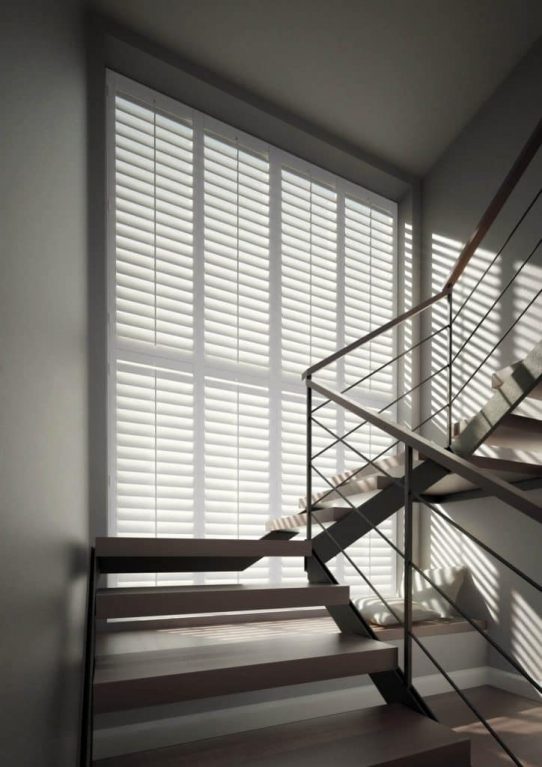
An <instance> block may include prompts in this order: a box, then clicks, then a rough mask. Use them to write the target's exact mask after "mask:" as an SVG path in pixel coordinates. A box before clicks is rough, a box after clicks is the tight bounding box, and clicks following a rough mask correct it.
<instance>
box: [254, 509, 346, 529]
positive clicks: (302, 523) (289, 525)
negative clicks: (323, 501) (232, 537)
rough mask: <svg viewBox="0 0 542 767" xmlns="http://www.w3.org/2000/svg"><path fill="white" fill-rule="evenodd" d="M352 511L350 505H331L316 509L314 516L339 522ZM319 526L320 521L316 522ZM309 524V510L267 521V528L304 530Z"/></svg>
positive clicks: (322, 520)
mask: <svg viewBox="0 0 542 767" xmlns="http://www.w3.org/2000/svg"><path fill="white" fill-rule="evenodd" d="M351 511H352V509H351V507H350V506H331V507H327V506H326V507H325V508H323V509H318V510H315V511H314V517H315V518H317V519H318V520H319V521H320V522H322V524H323V523H325V522H337V521H338V520H339V519H342V518H343V517H344V516H346V514H349V513H350V512H351ZM314 524H315V525H316V526H318V523H317V522H315V523H314ZM306 526H307V512H306V511H300V512H299V513H298V514H290V515H287V516H284V517H278V518H276V519H269V520H268V521H267V522H266V525H265V527H266V530H300V529H301V530H302V529H303V528H305V527H306Z"/></svg>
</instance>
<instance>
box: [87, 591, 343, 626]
mask: <svg viewBox="0 0 542 767" xmlns="http://www.w3.org/2000/svg"><path fill="white" fill-rule="evenodd" d="M348 597H349V588H348V586H339V585H328V584H309V583H302V584H297V585H288V586H276V587H272V586H252V585H250V586H243V585H237V584H233V585H217V586H164V587H143V588H111V589H98V591H97V594H96V617H97V618H137V617H143V616H145V617H150V616H152V615H181V614H196V613H208V612H209V613H211V612H235V611H240V610H273V609H282V608H284V609H286V608H290V607H314V606H317V605H319V606H325V605H337V604H344V603H346V602H348Z"/></svg>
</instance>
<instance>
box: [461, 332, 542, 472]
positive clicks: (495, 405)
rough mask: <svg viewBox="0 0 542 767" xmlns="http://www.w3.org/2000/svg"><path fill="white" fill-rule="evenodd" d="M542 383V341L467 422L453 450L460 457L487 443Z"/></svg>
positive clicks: (470, 453)
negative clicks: (507, 418) (506, 418)
mask: <svg viewBox="0 0 542 767" xmlns="http://www.w3.org/2000/svg"><path fill="white" fill-rule="evenodd" d="M541 382H542V341H540V342H539V343H537V344H535V346H534V347H533V348H532V349H531V351H530V352H529V354H527V356H526V357H525V358H524V359H523V360H521V362H518V363H517V365H516V366H515V367H514V370H513V372H512V373H511V375H509V376H507V377H505V378H504V379H503V381H502V383H501V384H500V386H499V388H498V389H494V390H493V395H492V396H491V397H490V398H489V399H488V401H487V402H486V404H485V405H484V406H483V408H482V409H481V410H480V411H479V412H478V413H476V415H474V416H473V417H472V418H471V419H469V421H468V422H467V424H466V426H465V428H464V429H462V430H461V434H459V436H457V437H456V438H455V439H454V440H453V441H452V445H451V448H452V450H453V452H454V453H457V455H460V456H463V457H466V456H469V455H472V454H473V453H474V452H475V451H476V450H477V449H478V448H479V447H480V445H482V444H483V443H484V442H486V441H487V440H488V438H489V436H490V435H491V432H493V431H494V430H495V429H496V428H497V427H498V425H499V423H500V422H501V421H502V419H503V418H505V417H506V416H508V415H510V414H511V413H513V412H514V410H516V408H517V407H518V406H519V405H520V404H521V402H522V401H523V400H524V399H525V397H528V396H529V395H530V394H531V392H533V391H534V389H535V388H536V387H537V386H538V385H539V384H540V383H541Z"/></svg>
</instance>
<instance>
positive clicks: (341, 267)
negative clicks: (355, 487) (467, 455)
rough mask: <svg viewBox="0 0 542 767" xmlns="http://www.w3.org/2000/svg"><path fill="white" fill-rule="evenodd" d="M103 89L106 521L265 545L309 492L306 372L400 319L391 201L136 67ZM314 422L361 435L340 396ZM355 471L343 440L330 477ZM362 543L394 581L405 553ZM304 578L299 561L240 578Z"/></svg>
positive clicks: (373, 450)
mask: <svg viewBox="0 0 542 767" xmlns="http://www.w3.org/2000/svg"><path fill="white" fill-rule="evenodd" d="M108 88H109V102H108V103H109V110H108V115H109V122H108V125H109V132H108V136H109V143H108V146H109V162H108V168H109V190H110V192H109V219H108V220H109V243H110V247H109V254H110V269H109V275H110V290H109V311H110V323H109V361H110V366H109V367H110V386H109V390H110V397H109V404H110V416H111V426H110V456H111V462H110V475H111V476H110V487H111V494H110V504H109V505H110V530H111V532H112V533H113V534H116V535H135V536H183V537H204V536H208V537H211V536H212V537H226V538H228V537H233V538H237V537H242V538H247V537H248V538H251V537H253V538H259V537H261V536H262V535H264V533H265V523H266V521H267V519H268V518H269V517H272V516H280V515H282V514H288V513H294V512H296V511H297V510H298V502H299V498H300V497H301V496H304V495H305V461H306V455H305V450H306V445H305V418H306V414H305V390H304V386H303V384H302V382H301V380H300V374H301V372H302V371H303V369H304V368H306V367H307V366H308V365H309V364H311V363H314V362H316V361H318V360H319V359H321V358H322V357H325V356H327V355H328V354H331V353H332V352H334V351H335V350H336V349H337V348H338V347H340V346H342V345H343V344H344V343H346V342H348V341H350V340H353V339H354V338H357V337H359V336H360V335H362V334H364V333H365V332H367V331H368V330H369V329H372V328H373V327H375V326H378V325H380V324H381V323H382V322H384V321H385V320H386V319H389V318H390V317H391V316H392V315H393V314H394V312H395V289H394V270H395V260H394V259H395V227H396V211H395V206H394V205H393V204H392V203H388V202H387V201H386V200H383V199H382V198H379V197H377V196H375V195H371V194H369V193H368V192H365V191H364V190H362V189H360V188H358V187H355V186H354V185H352V184H350V183H348V182H346V181H344V180H342V179H339V178H337V177H335V176H332V175H331V174H329V173H327V172H324V171H322V170H321V169H319V168H316V167H314V166H311V165H310V164H308V163H306V162H302V161H300V160H298V159H297V158H294V157H292V156H290V155H287V154H285V153H283V152H281V151H280V150H278V149H276V148H274V147H270V146H268V145H267V144H265V143H263V142H261V141H258V140H257V139H254V138H252V137H250V136H247V135H246V134H243V133H241V132H239V131H236V130H235V129H233V128H231V127H229V126H226V125H223V124H221V123H219V122H217V121H216V120H213V119H211V118H209V117H207V116H205V115H203V114H201V113H199V112H197V111H196V110H193V109H190V108H187V107H185V106H183V105H181V104H178V103H177V102H174V101H172V100H170V99H168V98H166V97H164V96H162V95H160V94H157V93H154V92H153V91H150V90H149V89H147V88H144V87H143V86H139V85H137V84H135V83H133V82H131V81H129V80H126V79H125V78H123V77H121V76H118V75H111V74H110V76H109V78H108ZM393 351H394V339H393V338H392V337H390V338H386V339H380V340H379V342H378V343H374V344H372V345H371V346H370V347H369V351H368V353H366V354H365V356H364V357H362V356H360V358H359V359H358V358H354V359H353V361H352V362H350V363H349V364H348V365H347V366H346V368H345V367H344V366H343V365H342V364H340V365H336V366H333V367H331V368H330V369H329V370H327V371H325V372H324V373H323V374H322V377H323V378H324V380H326V381H327V382H328V383H329V384H330V385H333V386H343V385H345V384H347V383H349V382H350V381H352V380H355V378H356V377H361V376H362V375H364V374H365V373H366V372H368V371H369V370H370V369H371V366H372V367H376V366H378V365H379V364H381V361H384V358H385V356H387V355H391V354H392V353H393ZM394 381H395V377H394V376H393V375H390V374H389V372H388V371H386V373H385V374H378V376H375V378H374V381H373V384H372V388H371V389H370V391H369V400H370V401H368V402H367V404H368V405H369V406H371V407H376V408H379V407H384V406H385V405H386V404H387V403H388V402H389V401H390V400H391V399H393V398H394V396H395V395H394V385H395V384H394ZM317 417H318V418H319V420H320V421H321V422H322V424H324V425H325V426H327V427H328V428H329V429H331V430H332V431H334V432H337V433H343V432H344V431H345V430H346V429H348V428H350V426H351V417H350V416H349V415H348V414H344V413H340V412H337V411H336V409H335V408H334V407H331V406H328V407H325V408H322V409H321V410H320V411H319V412H318V416H317ZM313 437H314V442H313V452H314V453H317V452H319V451H320V450H323V448H324V447H326V445H328V444H329V442H330V441H331V439H332V437H330V435H329V434H328V433H327V432H326V430H325V429H323V428H320V427H319V426H317V425H315V426H314V427H313ZM386 439H387V438H385V437H384V436H383V435H381V434H378V433H375V431H374V430H372V429H371V428H370V427H365V428H364V429H362V430H361V431H360V432H359V433H356V434H355V435H353V436H352V444H355V445H357V446H358V448H359V449H360V450H362V451H363V452H367V453H368V454H370V455H376V454H377V453H379V452H380V451H381V450H382V449H384V447H385V446H386ZM359 463H360V459H359V458H358V457H356V456H355V455H353V454H352V453H351V451H348V450H347V449H346V448H345V447H344V446H342V445H336V446H334V447H333V448H332V449H330V450H328V451H326V452H325V453H323V454H322V455H321V456H320V457H319V458H318V459H317V461H316V465H317V466H318V468H319V470H320V471H321V472H322V473H323V474H324V476H326V477H331V476H333V475H335V474H336V473H338V472H340V471H343V470H344V469H345V468H354V467H355V466H356V465H358V464H359ZM313 487H314V490H315V491H318V490H325V489H326V488H327V486H326V483H325V481H324V480H322V479H319V478H317V477H315V478H314V480H313ZM385 524H386V525H387V528H386V530H387V532H388V533H389V534H390V535H392V537H393V536H394V535H395V532H394V529H395V528H394V522H393V521H389V522H386V523H385ZM352 550H353V551H354V550H355V553H356V556H357V557H359V559H360V562H361V566H362V567H363V568H364V569H366V570H367V572H368V573H371V574H372V575H374V577H375V579H376V581H375V582H377V583H378V584H379V585H381V584H382V583H384V581H386V579H387V581H386V583H388V582H389V583H391V581H392V580H393V579H394V577H395V576H394V572H395V564H394V557H393V554H392V553H391V552H390V551H387V552H386V551H384V550H383V549H382V548H381V547H380V542H379V541H378V540H375V539H374V536H368V537H366V538H365V539H364V540H363V541H361V542H359V543H357V544H355V546H354V547H352ZM334 567H335V569H336V572H337V574H338V575H339V577H345V578H350V577H352V579H353V582H354V580H355V579H354V577H353V575H352V573H350V571H349V570H348V567H347V565H346V564H345V563H344V562H340V561H338V562H336V563H335V565H334ZM232 577H235V576H232V574H231V573H228V574H220V573H208V574H202V573H200V574H196V575H192V574H190V573H184V574H175V573H170V574H167V573H166V574H159V575H153V574H147V575H143V576H140V575H134V576H121V577H120V578H119V581H118V582H119V583H124V584H130V583H134V584H135V583H138V584H151V583H160V584H170V583H177V582H191V581H192V580H194V579H195V580H196V582H198V583H205V582H206V583H212V582H216V581H221V580H228V581H231V580H232ZM304 577H305V576H304V573H303V563H302V562H301V561H296V560H290V559H285V560H282V561H279V560H273V559H269V560H263V561H262V562H260V563H258V564H257V565H256V566H254V567H252V568H250V569H249V570H248V571H247V572H245V573H243V574H242V580H243V581H253V582H267V581H269V580H282V581H294V580H303V579H304ZM379 578H380V580H378V579H379Z"/></svg>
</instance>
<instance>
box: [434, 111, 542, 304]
mask: <svg viewBox="0 0 542 767" xmlns="http://www.w3.org/2000/svg"><path fill="white" fill-rule="evenodd" d="M541 145H542V119H540V120H539V121H538V123H537V125H536V128H535V129H534V131H533V132H532V133H531V135H530V136H529V138H528V139H527V141H526V143H525V145H524V147H523V149H522V150H521V152H520V153H519V155H518V157H517V158H516V161H515V162H514V164H513V165H512V167H511V168H510V170H509V171H508V173H507V175H506V178H505V179H504V181H503V182H502V184H501V185H500V187H499V188H498V190H497V192H496V193H495V195H494V197H493V199H492V200H491V202H490V203H489V205H488V206H487V208H486V210H485V212H484V214H483V216H482V218H481V219H480V221H479V222H478V225H477V226H476V228H475V230H474V232H473V233H472V234H471V236H470V237H469V239H468V242H467V244H466V245H465V247H464V248H463V250H462V251H461V253H460V254H459V257H458V259H457V261H456V263H455V266H454V268H453V269H452V271H451V273H450V276H449V277H448V280H447V282H446V284H445V286H444V290H445V291H446V292H449V291H450V290H451V289H452V288H453V287H454V285H455V284H456V283H457V281H458V279H459V278H460V277H461V275H462V274H463V272H464V271H465V268H466V267H467V264H468V263H469V261H470V260H471V258H472V257H473V255H474V253H475V251H476V248H477V247H478V246H479V245H480V243H481V242H482V240H483V239H484V237H485V236H486V234H487V232H488V230H489V228H490V227H491V225H492V224H493V222H494V221H495V219H496V218H497V216H498V215H499V212H500V211H501V210H502V208H503V206H504V204H505V202H506V201H507V200H508V198H509V197H510V195H511V194H512V192H513V191H514V189H515V188H516V185H517V183H518V181H519V180H520V178H521V177H522V176H523V174H524V173H525V170H526V169H527V167H528V165H529V163H530V162H531V160H532V159H533V157H534V156H535V154H536V153H537V152H538V150H539V149H540V146H541Z"/></svg>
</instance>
